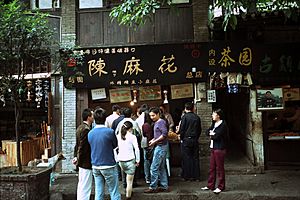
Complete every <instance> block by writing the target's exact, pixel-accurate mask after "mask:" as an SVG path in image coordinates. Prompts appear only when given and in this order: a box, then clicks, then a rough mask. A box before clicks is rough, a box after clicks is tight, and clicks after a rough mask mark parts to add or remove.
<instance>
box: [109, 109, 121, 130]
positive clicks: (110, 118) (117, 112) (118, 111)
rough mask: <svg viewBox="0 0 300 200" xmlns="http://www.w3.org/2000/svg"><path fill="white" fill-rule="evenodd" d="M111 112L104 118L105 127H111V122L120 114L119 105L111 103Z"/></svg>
mask: <svg viewBox="0 0 300 200" xmlns="http://www.w3.org/2000/svg"><path fill="white" fill-rule="evenodd" d="M112 112H113V113H112V114H111V115H109V116H108V117H107V118H106V120H105V126H106V127H107V128H111V127H112V124H113V122H114V120H115V119H117V118H118V117H119V116H120V106H118V105H113V106H112Z"/></svg>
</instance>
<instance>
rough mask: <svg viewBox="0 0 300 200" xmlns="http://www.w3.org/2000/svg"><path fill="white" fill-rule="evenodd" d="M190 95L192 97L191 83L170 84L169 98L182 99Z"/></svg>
mask: <svg viewBox="0 0 300 200" xmlns="http://www.w3.org/2000/svg"><path fill="white" fill-rule="evenodd" d="M192 97H194V94H193V84H192V83H187V84H180V85H171V99H183V98H192Z"/></svg>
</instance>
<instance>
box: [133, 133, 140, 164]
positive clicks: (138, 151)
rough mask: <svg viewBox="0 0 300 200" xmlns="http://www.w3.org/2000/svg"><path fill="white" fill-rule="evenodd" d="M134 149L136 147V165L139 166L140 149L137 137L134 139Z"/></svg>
mask: <svg viewBox="0 0 300 200" xmlns="http://www.w3.org/2000/svg"><path fill="white" fill-rule="evenodd" d="M133 147H134V155H135V161H136V165H137V166H138V165H139V163H140V149H139V145H138V142H137V138H136V137H133Z"/></svg>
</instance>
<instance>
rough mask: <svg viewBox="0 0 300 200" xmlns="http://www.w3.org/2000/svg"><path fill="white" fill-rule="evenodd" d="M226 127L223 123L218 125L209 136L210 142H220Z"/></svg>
mask: <svg viewBox="0 0 300 200" xmlns="http://www.w3.org/2000/svg"><path fill="white" fill-rule="evenodd" d="M226 131H227V127H226V126H225V124H224V122H222V124H220V125H219V126H218V127H217V128H215V130H214V134H213V135H210V137H211V139H212V140H220V139H221V137H222V135H223V134H226Z"/></svg>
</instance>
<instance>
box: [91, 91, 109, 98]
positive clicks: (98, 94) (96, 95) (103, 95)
mask: <svg viewBox="0 0 300 200" xmlns="http://www.w3.org/2000/svg"><path fill="white" fill-rule="evenodd" d="M91 95H92V100H97V99H105V98H106V93H105V88H99V89H93V90H91Z"/></svg>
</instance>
